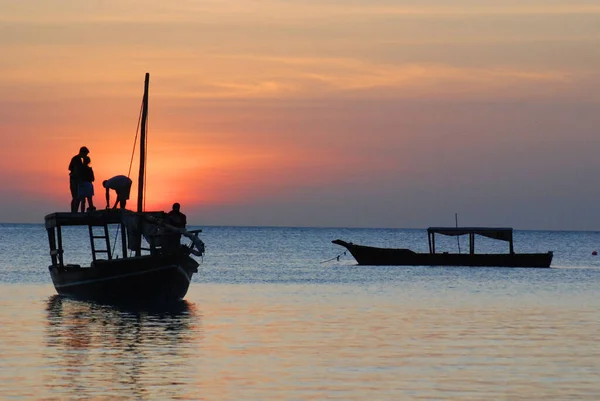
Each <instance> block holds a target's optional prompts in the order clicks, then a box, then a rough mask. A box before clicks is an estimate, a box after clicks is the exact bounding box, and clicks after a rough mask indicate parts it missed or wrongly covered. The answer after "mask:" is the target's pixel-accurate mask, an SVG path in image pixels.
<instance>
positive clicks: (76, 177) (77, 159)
mask: <svg viewBox="0 0 600 401" xmlns="http://www.w3.org/2000/svg"><path fill="white" fill-rule="evenodd" d="M89 153H90V151H89V150H88V148H86V147H85V146H82V147H81V148H80V149H79V153H77V154H76V155H75V156H73V157H72V158H71V162H70V163H69V188H70V189H71V213H77V207H78V206H79V182H80V181H81V177H80V176H81V170H82V167H83V157H84V156H87V155H88V154H89Z"/></svg>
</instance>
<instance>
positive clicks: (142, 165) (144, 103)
mask: <svg viewBox="0 0 600 401" xmlns="http://www.w3.org/2000/svg"><path fill="white" fill-rule="evenodd" d="M149 83H150V73H148V72H147V73H146V79H145V80H144V98H143V100H142V126H141V129H140V131H141V132H140V172H139V174H138V205H137V211H138V212H143V209H144V175H145V168H146V130H147V127H146V122H147V120H148V85H149Z"/></svg>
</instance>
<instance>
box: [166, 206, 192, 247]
mask: <svg viewBox="0 0 600 401" xmlns="http://www.w3.org/2000/svg"><path fill="white" fill-rule="evenodd" d="M180 209H181V205H180V204H179V203H177V202H175V203H173V209H172V210H171V211H170V212H169V213H167V217H166V218H165V220H164V222H165V223H166V224H168V225H171V226H173V227H176V228H179V229H185V226H186V225H187V217H186V215H185V214H183V213H181V210H180ZM171 234H172V235H169V237H168V240H167V245H168V246H171V247H178V246H179V245H180V244H181V231H179V232H173V231H171Z"/></svg>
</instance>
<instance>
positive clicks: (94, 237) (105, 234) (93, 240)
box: [88, 224, 112, 260]
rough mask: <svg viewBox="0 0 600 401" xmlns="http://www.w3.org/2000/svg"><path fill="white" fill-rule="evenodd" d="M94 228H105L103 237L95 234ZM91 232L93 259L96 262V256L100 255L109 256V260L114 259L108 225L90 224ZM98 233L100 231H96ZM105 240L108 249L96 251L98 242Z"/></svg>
mask: <svg viewBox="0 0 600 401" xmlns="http://www.w3.org/2000/svg"><path fill="white" fill-rule="evenodd" d="M94 227H101V228H103V229H104V230H103V233H102V235H97V234H98V233H97V232H94ZM88 228H89V230H90V243H91V245H92V258H93V260H96V256H97V254H99V253H105V254H106V255H107V256H108V259H112V255H111V253H110V238H109V237H108V225H107V224H90V225H89V226H88ZM96 231H98V230H96ZM98 239H104V241H105V243H106V249H96V240H98Z"/></svg>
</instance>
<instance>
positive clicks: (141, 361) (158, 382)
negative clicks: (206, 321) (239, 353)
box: [44, 295, 203, 399]
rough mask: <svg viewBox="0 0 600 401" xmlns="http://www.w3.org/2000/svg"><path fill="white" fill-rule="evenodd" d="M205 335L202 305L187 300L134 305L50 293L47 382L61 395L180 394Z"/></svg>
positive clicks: (185, 390)
mask: <svg viewBox="0 0 600 401" xmlns="http://www.w3.org/2000/svg"><path fill="white" fill-rule="evenodd" d="M202 336H203V333H202V328H201V319H200V316H199V313H198V312H197V310H196V307H195V305H194V304H192V303H189V302H186V301H181V302H180V303H176V304H170V305H169V306H168V308H165V309H160V308H153V309H136V308H132V307H124V306H120V307H116V306H111V305H102V304H96V303H90V302H84V301H76V300H71V299H66V298H62V297H60V296H58V295H57V296H53V297H51V298H49V300H48V305H47V328H46V332H45V337H46V345H47V346H46V351H45V352H46V353H47V359H48V365H49V366H52V369H49V370H48V373H49V374H48V375H45V377H44V379H45V385H46V387H47V388H48V390H49V392H50V393H54V394H56V395H57V396H58V397H59V398H61V397H67V398H78V399H79V398H83V399H92V398H94V399H98V398H101V399H105V398H112V397H116V398H122V397H124V398H134V399H145V398H155V399H174V398H181V397H184V398H185V397H187V396H189V394H188V392H189V391H190V390H191V389H193V386H189V384H190V383H192V382H193V381H194V380H195V379H194V376H195V369H194V367H193V366H191V361H193V360H194V359H195V358H193V357H192V355H193V354H194V350H195V348H196V345H197V343H198V342H201V341H202Z"/></svg>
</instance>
